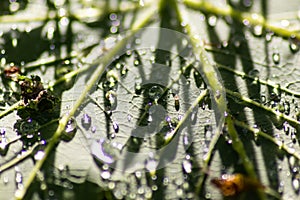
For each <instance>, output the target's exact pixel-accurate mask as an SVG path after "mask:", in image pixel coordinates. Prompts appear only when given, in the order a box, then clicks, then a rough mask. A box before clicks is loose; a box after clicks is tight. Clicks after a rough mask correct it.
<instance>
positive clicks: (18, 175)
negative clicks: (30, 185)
mask: <svg viewBox="0 0 300 200" xmlns="http://www.w3.org/2000/svg"><path fill="white" fill-rule="evenodd" d="M15 181H16V186H17V189H20V190H21V189H23V187H24V185H23V175H22V173H21V172H20V171H16V172H15Z"/></svg>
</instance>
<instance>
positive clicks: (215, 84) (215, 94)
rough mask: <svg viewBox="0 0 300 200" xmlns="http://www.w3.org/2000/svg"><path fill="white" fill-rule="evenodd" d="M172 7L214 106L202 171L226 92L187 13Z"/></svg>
mask: <svg viewBox="0 0 300 200" xmlns="http://www.w3.org/2000/svg"><path fill="white" fill-rule="evenodd" d="M174 8H175V10H176V13H177V18H178V20H179V22H180V23H181V24H186V26H185V27H184V29H185V30H186V33H187V35H188V36H189V38H190V40H191V41H190V42H191V44H192V47H193V51H194V53H195V57H196V60H197V61H199V62H200V63H201V64H202V66H201V67H199V66H198V71H199V72H200V73H201V75H202V77H203V79H204V81H205V83H206V84H207V86H208V87H209V91H210V96H211V99H212V105H213V106H215V107H214V111H215V116H216V122H217V128H216V130H215V134H214V137H213V138H212V140H211V142H210V144H209V150H208V152H207V154H206V155H205V158H204V159H203V166H202V169H203V170H204V171H206V170H207V168H208V165H209V162H210V160H211V157H212V155H213V149H214V148H215V145H216V143H217V141H218V139H219V137H220V135H221V132H222V127H223V122H224V114H225V112H226V109H227V102H226V97H225V95H226V93H225V88H224V87H223V84H222V81H221V78H220V77H221V76H220V75H219V73H218V70H217V69H216V68H215V67H214V65H213V64H211V62H210V60H209V58H208V56H207V52H206V50H205V46H204V43H203V40H202V39H201V37H200V35H199V34H197V32H196V31H194V27H192V26H190V23H188V21H189V19H188V15H187V13H186V11H185V10H184V8H183V7H181V6H180V5H178V4H177V3H176V1H174ZM204 180H205V174H203V175H202V176H201V177H200V178H199V180H198V183H197V184H196V194H199V193H200V192H201V189H202V185H203V183H204Z"/></svg>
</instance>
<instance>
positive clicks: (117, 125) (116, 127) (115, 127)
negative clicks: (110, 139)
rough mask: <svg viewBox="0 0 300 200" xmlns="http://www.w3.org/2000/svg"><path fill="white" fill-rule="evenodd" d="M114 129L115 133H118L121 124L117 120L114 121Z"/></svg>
mask: <svg viewBox="0 0 300 200" xmlns="http://www.w3.org/2000/svg"><path fill="white" fill-rule="evenodd" d="M112 124H113V129H114V131H115V133H118V132H119V124H118V123H117V122H115V121H113V123H112Z"/></svg>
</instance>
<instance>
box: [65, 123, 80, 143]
mask: <svg viewBox="0 0 300 200" xmlns="http://www.w3.org/2000/svg"><path fill="white" fill-rule="evenodd" d="M76 132H77V124H76V121H75V119H74V118H71V119H70V120H69V121H68V123H67V125H66V128H65V130H64V131H63V132H62V135H61V139H62V140H64V141H66V142H69V141H71V140H72V139H73V138H74V136H75V134H76Z"/></svg>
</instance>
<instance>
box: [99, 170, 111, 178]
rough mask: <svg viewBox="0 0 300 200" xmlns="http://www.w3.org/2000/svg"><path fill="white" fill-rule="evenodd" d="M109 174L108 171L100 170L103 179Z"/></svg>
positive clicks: (108, 176)
mask: <svg viewBox="0 0 300 200" xmlns="http://www.w3.org/2000/svg"><path fill="white" fill-rule="evenodd" d="M110 176H111V174H110V172H109V171H102V172H101V177H102V178H103V179H109V178H110Z"/></svg>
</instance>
